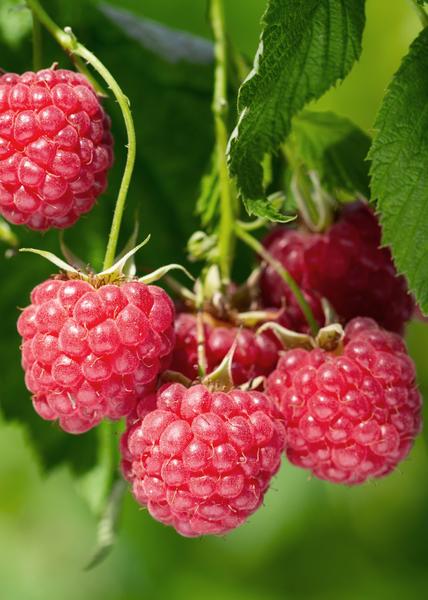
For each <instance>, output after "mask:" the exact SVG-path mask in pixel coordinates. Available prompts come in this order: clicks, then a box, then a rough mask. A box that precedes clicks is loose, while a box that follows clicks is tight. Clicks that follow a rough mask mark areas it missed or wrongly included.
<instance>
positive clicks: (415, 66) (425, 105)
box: [370, 28, 428, 312]
mask: <svg viewBox="0 0 428 600" xmlns="http://www.w3.org/2000/svg"><path fill="white" fill-rule="evenodd" d="M375 130H376V132H377V133H376V135H375V138H374V142H373V146H372V149H371V151H370V158H371V159H372V168H371V176H372V183H371V188H372V195H373V199H375V200H377V208H378V211H379V215H380V221H381V224H382V228H383V242H384V243H385V244H388V245H390V246H391V249H392V254H393V257H394V260H395V262H396V265H397V268H398V270H399V271H400V272H402V273H404V274H405V275H406V276H407V278H408V281H409V285H410V289H411V290H412V291H413V292H414V294H415V296H416V300H417V301H418V303H419V304H420V306H421V308H422V310H423V311H424V312H428V135H427V132H428V28H427V29H424V30H423V31H422V32H421V33H420V35H419V36H418V37H417V38H416V40H415V41H414V42H413V43H412V45H411V46H410V50H409V53H408V55H407V56H406V57H405V58H404V59H403V62H402V64H401V66H400V68H399V69H398V71H397V73H396V74H395V76H394V78H393V80H392V82H391V84H390V86H389V88H388V90H387V93H386V96H385V98H384V100H383V103H382V106H381V108H380V111H379V114H378V116H377V118H376V122H375Z"/></svg>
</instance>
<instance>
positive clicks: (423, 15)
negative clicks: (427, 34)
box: [410, 0, 428, 27]
mask: <svg viewBox="0 0 428 600" xmlns="http://www.w3.org/2000/svg"><path fill="white" fill-rule="evenodd" d="M410 1H411V2H412V4H413V6H414V8H415V10H416V12H417V13H418V16H419V19H420V20H421V23H422V27H428V14H427V12H426V10H425V9H424V7H423V6H421V5H420V4H418V3H417V2H416V0H410Z"/></svg>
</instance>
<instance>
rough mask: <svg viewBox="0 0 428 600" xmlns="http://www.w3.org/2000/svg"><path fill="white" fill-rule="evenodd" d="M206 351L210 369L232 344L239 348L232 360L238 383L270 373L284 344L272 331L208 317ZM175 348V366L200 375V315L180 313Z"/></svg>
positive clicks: (181, 370)
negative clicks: (212, 320)
mask: <svg viewBox="0 0 428 600" xmlns="http://www.w3.org/2000/svg"><path fill="white" fill-rule="evenodd" d="M204 334H205V353H206V358H207V367H208V369H207V370H208V372H209V373H210V372H211V371H213V370H214V369H215V368H216V367H218V366H219V365H220V363H221V362H222V360H223V358H224V357H225V356H226V354H227V353H228V351H229V350H230V348H231V347H232V345H233V343H234V341H235V339H236V341H237V346H236V350H235V353H234V356H233V360H232V378H233V383H234V384H235V385H240V384H242V383H246V382H247V381H250V380H251V379H254V377H258V376H259V375H268V374H269V373H271V372H272V371H273V369H274V368H275V366H276V363H277V361H278V352H279V348H280V344H279V343H278V342H277V340H276V338H275V337H274V336H272V335H271V334H268V333H261V334H259V335H257V334H256V333H255V332H254V331H252V330H251V329H247V328H242V329H238V328H237V327H233V326H231V325H230V324H227V323H222V322H220V321H218V322H215V324H214V322H213V323H212V324H211V323H209V322H208V321H207V319H205V323H204ZM175 336H176V342H175V349H174V352H173V356H172V363H171V369H172V370H173V371H178V372H179V373H182V374H183V375H185V376H186V377H189V379H191V380H193V379H195V378H196V377H197V375H198V343H197V332H196V316H195V315H194V314H191V313H180V314H179V315H178V316H177V318H176V320H175Z"/></svg>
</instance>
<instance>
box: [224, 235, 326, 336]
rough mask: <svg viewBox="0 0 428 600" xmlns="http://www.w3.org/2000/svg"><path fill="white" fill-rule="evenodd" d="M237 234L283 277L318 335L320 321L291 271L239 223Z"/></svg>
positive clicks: (313, 332)
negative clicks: (317, 320) (317, 319)
mask: <svg viewBox="0 0 428 600" xmlns="http://www.w3.org/2000/svg"><path fill="white" fill-rule="evenodd" d="M236 235H237V236H238V237H239V238H240V239H241V240H242V241H243V242H245V243H246V244H247V246H249V247H250V248H252V249H253V250H254V251H255V252H256V253H257V254H258V255H259V256H260V257H261V258H263V260H264V261H265V262H266V263H267V264H268V265H270V266H271V267H272V269H274V270H275V271H276V272H277V273H278V275H279V276H280V277H281V279H282V280H283V281H284V283H285V284H286V285H288V287H289V288H290V290H291V292H292V294H293V296H294V297H295V299H296V302H297V304H298V305H299V307H300V310H301V311H302V313H303V314H304V316H305V319H306V321H307V322H308V325H309V327H310V329H311V333H312V335H316V334H317V332H318V329H319V326H318V323H317V322H316V320H315V317H314V315H313V313H312V310H311V307H310V306H309V304H308V302H307V301H306V299H305V297H304V295H303V293H302V290H301V289H300V287H299V286H298V284H297V282H296V281H295V280H294V279H293V277H292V276H291V275H290V273H289V272H288V271H287V270H286V269H284V267H283V266H282V264H281V263H280V262H279V261H278V260H276V258H274V257H273V256H272V255H271V254H270V252H268V251H267V250H266V248H265V247H264V246H263V245H262V244H261V243H260V242H259V241H258V240H257V239H256V238H254V237H253V236H252V235H251V234H249V233H248V231H245V230H244V229H242V228H241V227H240V226H239V225H236Z"/></svg>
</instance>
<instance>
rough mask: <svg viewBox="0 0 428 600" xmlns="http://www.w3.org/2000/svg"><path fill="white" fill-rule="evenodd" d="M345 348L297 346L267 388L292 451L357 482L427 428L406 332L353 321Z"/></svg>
mask: <svg viewBox="0 0 428 600" xmlns="http://www.w3.org/2000/svg"><path fill="white" fill-rule="evenodd" d="M345 334H346V335H345V340H344V347H343V351H341V352H339V353H329V352H325V351H324V350H321V349H314V350H310V351H307V350H302V349H294V350H290V351H288V352H285V354H284V355H283V356H282V357H281V358H280V360H279V362H278V368H277V370H276V371H274V372H273V373H272V374H271V375H270V377H269V378H268V380H267V385H266V393H267V394H268V395H270V396H271V397H272V398H273V399H274V400H275V402H276V403H277V404H278V406H279V407H280V409H281V411H282V413H283V415H284V419H285V424H286V431H287V442H288V448H287V456H288V458H289V460H290V461H291V462H292V463H294V464H295V465H297V466H299V467H302V468H304V469H310V470H311V471H312V473H313V474H314V475H315V476H316V477H319V478H320V479H326V480H328V481H331V482H334V483H346V484H348V485H353V484H357V483H362V482H364V481H366V480H367V479H370V478H377V477H382V476H384V475H387V474H388V473H390V472H391V471H393V470H394V468H395V467H396V466H397V465H398V463H399V462H401V461H402V460H404V458H405V457H406V456H407V455H408V453H409V451H410V449H411V447H412V445H413V442H414V439H415V437H416V435H417V434H418V432H419V431H420V427H421V396H420V394H419V392H418V389H417V387H416V385H415V368H414V365H413V362H412V361H411V359H410V358H409V356H408V354H407V352H406V347H405V345H404V342H403V341H402V339H401V338H400V337H399V336H398V335H397V334H395V333H391V332H388V331H385V330H384V329H381V328H379V326H378V325H377V324H376V323H375V322H374V321H373V320H372V319H369V318H357V319H353V320H352V321H350V323H349V324H348V325H347V327H346V329H345Z"/></svg>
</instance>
